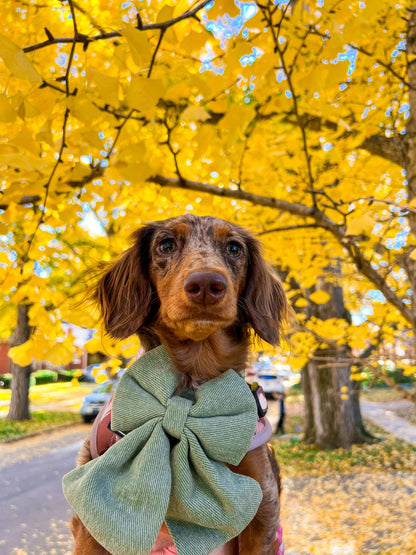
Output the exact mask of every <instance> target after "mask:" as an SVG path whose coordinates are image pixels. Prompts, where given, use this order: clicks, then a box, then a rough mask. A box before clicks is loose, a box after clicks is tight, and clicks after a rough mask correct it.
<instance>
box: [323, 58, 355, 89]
mask: <svg viewBox="0 0 416 555" xmlns="http://www.w3.org/2000/svg"><path fill="white" fill-rule="evenodd" d="M349 65H350V64H349V61H347V60H346V61H340V60H338V61H337V63H336V64H329V71H328V73H327V76H326V79H325V86H326V87H332V86H335V85H339V84H340V83H342V82H344V81H346V79H347V77H348V75H347V72H348V68H349Z"/></svg>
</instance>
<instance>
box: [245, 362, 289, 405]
mask: <svg viewBox="0 0 416 555" xmlns="http://www.w3.org/2000/svg"><path fill="white" fill-rule="evenodd" d="M273 362H274V360H273V359H271V358H269V357H261V358H260V359H259V360H258V362H256V363H255V364H254V366H253V368H251V370H250V371H248V372H247V381H249V382H257V383H258V384H259V385H261V387H262V388H263V391H264V393H265V394H266V397H267V398H269V399H270V398H273V394H274V393H284V383H283V382H284V381H285V380H287V379H288V377H289V376H290V368H289V367H288V366H286V365H281V364H280V365H279V364H273Z"/></svg>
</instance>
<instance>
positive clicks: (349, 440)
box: [302, 268, 371, 449]
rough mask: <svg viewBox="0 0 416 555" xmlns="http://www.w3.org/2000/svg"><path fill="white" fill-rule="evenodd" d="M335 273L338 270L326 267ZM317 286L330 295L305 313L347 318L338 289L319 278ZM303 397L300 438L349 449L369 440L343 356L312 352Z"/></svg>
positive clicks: (331, 351)
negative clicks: (302, 436) (302, 433)
mask: <svg viewBox="0 0 416 555" xmlns="http://www.w3.org/2000/svg"><path fill="white" fill-rule="evenodd" d="M329 271H330V272H331V273H334V272H335V274H337V273H338V270H336V269H335V270H334V268H328V272H329ZM318 286H319V289H321V290H324V291H326V292H327V293H328V294H329V295H330V297H331V298H330V300H329V301H328V302H327V303H325V304H320V305H314V304H312V303H311V304H310V305H309V307H308V308H309V310H308V316H309V317H311V316H315V317H318V318H320V319H321V320H326V319H328V318H342V319H346V320H348V321H349V320H350V315H349V313H348V311H347V310H346V308H345V306H344V299H343V292H342V288H341V287H340V286H338V285H334V284H333V283H330V282H327V281H324V280H320V282H319V283H318ZM302 389H303V394H304V399H305V432H304V441H306V442H307V443H314V444H315V445H316V446H317V447H318V448H319V449H333V448H338V447H343V448H345V449H346V448H349V447H351V445H353V444H354V443H364V442H366V441H369V440H370V438H371V435H370V434H368V433H367V432H366V430H365V428H364V424H363V421H362V418H361V412H360V405H359V388H357V384H356V383H354V382H351V369H350V364H348V363H347V362H346V361H345V355H342V354H340V352H339V351H337V350H336V349H332V348H331V347H329V346H324V347H323V348H320V349H318V350H317V351H315V352H314V353H313V354H312V355H311V358H310V360H309V362H308V364H307V365H306V367H305V368H304V369H303V371H302Z"/></svg>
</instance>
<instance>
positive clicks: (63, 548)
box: [0, 402, 277, 555]
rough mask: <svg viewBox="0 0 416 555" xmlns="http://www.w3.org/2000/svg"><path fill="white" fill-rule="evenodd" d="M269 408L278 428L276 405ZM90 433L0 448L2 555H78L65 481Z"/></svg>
mask: <svg viewBox="0 0 416 555" xmlns="http://www.w3.org/2000/svg"><path fill="white" fill-rule="evenodd" d="M269 408H270V411H269V418H270V421H271V423H272V425H273V426H275V425H276V420H277V412H276V411H277V406H276V403H274V402H271V403H269ZM89 428H90V426H88V425H86V424H77V425H74V426H71V427H69V428H63V429H57V430H55V431H53V432H49V433H46V434H41V435H39V436H36V437H31V438H26V439H22V440H20V441H17V442H14V443H7V444H4V443H3V444H0V530H1V534H0V555H47V554H54V555H70V554H71V553H72V536H71V532H70V530H69V526H68V523H69V520H70V517H71V514H72V510H71V508H70V506H69V505H68V503H67V502H66V500H65V498H64V496H63V494H62V485H61V481H62V476H63V475H64V474H65V473H67V472H69V471H70V470H71V469H72V468H74V467H75V461H76V456H77V453H78V451H79V449H80V447H81V445H82V442H83V440H84V439H85V437H86V436H87V435H88V431H89Z"/></svg>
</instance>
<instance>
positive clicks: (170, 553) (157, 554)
mask: <svg viewBox="0 0 416 555" xmlns="http://www.w3.org/2000/svg"><path fill="white" fill-rule="evenodd" d="M276 541H277V545H278V547H277V551H276V555H285V544H284V543H283V528H282V525H281V524H280V522H279V526H278V527H277V530H276ZM149 555H178V552H177V551H176V547H175V546H174V544H172V545H170V546H169V547H165V549H158V550H156V551H152V552H151V553H150V554H149Z"/></svg>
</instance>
